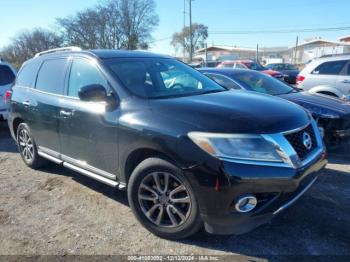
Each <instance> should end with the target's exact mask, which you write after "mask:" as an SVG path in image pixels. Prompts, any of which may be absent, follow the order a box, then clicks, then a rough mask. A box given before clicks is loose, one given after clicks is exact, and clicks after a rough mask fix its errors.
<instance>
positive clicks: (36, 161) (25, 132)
mask: <svg viewBox="0 0 350 262" xmlns="http://www.w3.org/2000/svg"><path fill="white" fill-rule="evenodd" d="M17 144H18V149H19V152H20V154H21V157H22V159H23V161H24V163H25V164H26V165H27V166H29V167H31V168H34V169H36V168H39V167H41V166H43V165H44V164H46V162H47V161H46V160H45V159H43V158H42V157H40V156H39V155H38V150H37V147H36V144H35V141H34V138H33V136H32V134H31V132H30V129H29V127H28V125H27V124H26V123H21V124H20V125H19V126H18V128H17Z"/></svg>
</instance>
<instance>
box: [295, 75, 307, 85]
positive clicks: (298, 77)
mask: <svg viewBox="0 0 350 262" xmlns="http://www.w3.org/2000/svg"><path fill="white" fill-rule="evenodd" d="M304 80H305V76H302V75H298V76H297V85H300V84H301V82H303V81H304Z"/></svg>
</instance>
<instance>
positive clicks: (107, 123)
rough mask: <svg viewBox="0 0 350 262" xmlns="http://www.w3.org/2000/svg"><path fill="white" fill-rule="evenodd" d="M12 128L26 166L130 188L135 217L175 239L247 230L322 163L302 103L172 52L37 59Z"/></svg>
mask: <svg viewBox="0 0 350 262" xmlns="http://www.w3.org/2000/svg"><path fill="white" fill-rule="evenodd" d="M8 123H9V126H10V129H11V133H12V136H13V138H14V139H15V140H16V141H17V143H18V147H19V151H20V153H21V156H22V158H23V160H24V162H25V163H26V164H27V165H28V166H29V167H32V168H38V167H40V166H42V165H43V164H44V163H45V162H46V161H47V160H50V161H52V162H55V163H57V164H60V165H63V166H64V167H67V168H69V169H72V170H74V171H77V172H79V173H81V174H83V175H86V176H89V177H91V178H93V179H96V180H98V181H100V182H102V183H105V184H107V185H109V186H112V187H116V188H119V189H123V188H126V189H127V193H128V199H129V203H130V206H131V208H132V210H133V212H134V214H135V216H136V217H137V219H138V220H139V221H140V222H141V223H142V224H143V225H144V226H145V227H146V228H147V229H148V230H150V231H151V232H153V233H154V234H156V235H158V236H161V237H164V238H169V239H178V238H184V237H187V236H190V235H192V234H194V233H195V232H197V231H198V230H199V229H200V228H201V227H202V225H203V224H204V226H205V229H206V230H207V231H208V232H210V233H216V234H233V233H235V234H239V233H244V232H247V231H249V230H251V229H252V228H254V227H256V226H258V225H260V224H263V223H265V222H266V221H268V220H269V219H271V218H272V217H274V216H275V215H276V214H278V213H279V212H280V211H282V210H284V209H285V208H286V207H288V206H289V205H290V204H292V203H293V202H295V200H297V199H298V198H299V197H300V196H301V195H302V194H303V193H304V192H305V191H306V190H307V189H308V188H309V187H310V186H311V185H312V184H313V183H314V182H315V180H316V178H317V175H318V174H319V171H320V170H321V169H322V168H323V167H324V166H325V165H326V162H327V161H326V158H325V157H326V154H325V149H324V145H323V142H322V140H321V137H320V133H319V131H318V129H317V126H316V124H315V121H314V120H313V119H312V118H311V117H310V115H309V114H308V113H306V112H305V111H304V109H302V108H301V107H299V106H297V105H295V104H292V103H290V102H287V101H285V100H282V99H280V98H275V97H272V96H268V95H263V94H253V93H250V92H240V91H229V90H226V89H225V88H223V87H221V86H219V85H218V84H216V83H215V82H213V81H212V80H210V79H209V78H207V77H206V76H204V75H203V74H201V73H199V72H197V71H196V70H194V69H192V68H190V67H189V66H187V65H185V64H183V63H182V62H179V61H177V60H175V59H173V58H171V57H167V56H161V55H156V54H152V53H147V52H141V51H114V50H93V51H81V50H80V51H79V49H77V48H66V49H58V50H50V51H46V52H43V53H40V54H38V55H36V57H34V58H33V59H31V60H29V61H27V62H26V63H25V64H24V65H23V66H22V68H21V70H20V72H19V75H18V77H17V79H16V83H15V85H14V86H13V89H12V96H11V98H10V102H9V119H8Z"/></svg>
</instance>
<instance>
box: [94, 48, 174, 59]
mask: <svg viewBox="0 0 350 262" xmlns="http://www.w3.org/2000/svg"><path fill="white" fill-rule="evenodd" d="M90 52H91V53H93V54H94V55H96V56H97V57H99V58H101V59H106V58H129V57H131V58H171V57H170V56H168V55H161V54H156V53H152V52H148V51H140V50H137V51H130V50H108V49H96V50H90Z"/></svg>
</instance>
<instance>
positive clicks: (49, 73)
mask: <svg viewBox="0 0 350 262" xmlns="http://www.w3.org/2000/svg"><path fill="white" fill-rule="evenodd" d="M66 70H67V59H65V58H58V59H50V60H46V61H44V62H43V64H42V65H41V68H40V70H39V73H38V77H37V80H36V85H35V87H36V89H38V90H41V91H44V92H47V93H51V94H58V95H61V94H63V90H64V78H65V75H66Z"/></svg>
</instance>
